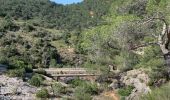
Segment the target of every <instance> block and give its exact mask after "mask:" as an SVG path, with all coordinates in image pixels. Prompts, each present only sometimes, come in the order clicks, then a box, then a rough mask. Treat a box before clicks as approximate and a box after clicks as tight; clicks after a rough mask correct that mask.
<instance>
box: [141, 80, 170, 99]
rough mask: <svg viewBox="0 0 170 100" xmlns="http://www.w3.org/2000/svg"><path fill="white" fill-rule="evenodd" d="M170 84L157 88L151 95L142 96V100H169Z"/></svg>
mask: <svg viewBox="0 0 170 100" xmlns="http://www.w3.org/2000/svg"><path fill="white" fill-rule="evenodd" d="M169 93H170V84H169V83H168V84H166V85H163V86H161V87H159V88H155V89H153V90H152V92H151V93H149V94H147V95H144V96H141V99H140V100H169V98H170V95H169Z"/></svg>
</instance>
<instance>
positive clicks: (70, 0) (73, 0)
mask: <svg viewBox="0 0 170 100" xmlns="http://www.w3.org/2000/svg"><path fill="white" fill-rule="evenodd" d="M51 1H54V2H56V3H59V4H72V3H78V2H81V1H83V0H51Z"/></svg>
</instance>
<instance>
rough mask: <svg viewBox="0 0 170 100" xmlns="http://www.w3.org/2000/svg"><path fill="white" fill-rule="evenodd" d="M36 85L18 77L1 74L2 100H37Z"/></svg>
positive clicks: (0, 94)
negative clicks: (31, 84)
mask: <svg viewBox="0 0 170 100" xmlns="http://www.w3.org/2000/svg"><path fill="white" fill-rule="evenodd" d="M36 92H37V88H36V87H32V86H30V85H29V84H28V83H26V82H23V81H22V80H21V79H18V78H9V77H7V76H4V75H0V100H11V99H12V100H35V99H36V98H35V93H36Z"/></svg>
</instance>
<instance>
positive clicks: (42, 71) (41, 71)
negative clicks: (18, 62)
mask: <svg viewBox="0 0 170 100" xmlns="http://www.w3.org/2000/svg"><path fill="white" fill-rule="evenodd" d="M36 73H38V74H42V75H46V71H45V70H43V69H38V70H37V71H36Z"/></svg>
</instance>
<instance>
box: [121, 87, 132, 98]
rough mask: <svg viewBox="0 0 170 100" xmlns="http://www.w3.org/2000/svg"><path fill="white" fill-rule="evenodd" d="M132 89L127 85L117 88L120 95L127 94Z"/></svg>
mask: <svg viewBox="0 0 170 100" xmlns="http://www.w3.org/2000/svg"><path fill="white" fill-rule="evenodd" d="M132 90H133V87H132V86H127V87H124V88H121V89H119V90H118V93H119V95H121V96H129V95H130V94H131V92H132Z"/></svg>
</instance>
